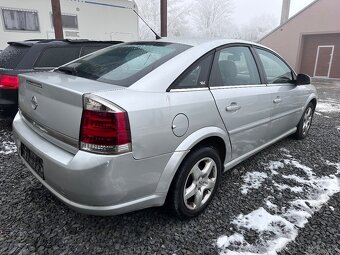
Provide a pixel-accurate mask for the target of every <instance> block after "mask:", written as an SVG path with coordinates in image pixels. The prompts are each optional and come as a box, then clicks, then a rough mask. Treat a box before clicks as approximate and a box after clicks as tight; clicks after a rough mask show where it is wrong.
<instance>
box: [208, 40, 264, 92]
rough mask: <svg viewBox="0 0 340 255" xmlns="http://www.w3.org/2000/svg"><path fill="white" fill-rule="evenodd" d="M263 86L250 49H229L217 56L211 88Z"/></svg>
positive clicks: (237, 47) (218, 53) (240, 47)
mask: <svg viewBox="0 0 340 255" xmlns="http://www.w3.org/2000/svg"><path fill="white" fill-rule="evenodd" d="M255 84H261V80H260V75H259V72H258V69H257V66H256V63H255V60H254V57H253V55H252V54H251V52H250V49H249V48H248V47H244V46H235V47H227V48H224V49H222V50H220V51H218V52H217V53H216V55H215V60H214V65H213V69H212V72H211V79H210V86H211V87H214V86H215V87H216V86H235V85H255Z"/></svg>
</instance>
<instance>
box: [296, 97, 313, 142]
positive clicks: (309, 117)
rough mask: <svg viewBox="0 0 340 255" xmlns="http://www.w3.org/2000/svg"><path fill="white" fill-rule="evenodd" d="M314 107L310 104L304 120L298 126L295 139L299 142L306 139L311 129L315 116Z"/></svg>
mask: <svg viewBox="0 0 340 255" xmlns="http://www.w3.org/2000/svg"><path fill="white" fill-rule="evenodd" d="M314 109H315V107H314V105H313V104H312V103H309V104H308V106H307V108H306V110H305V111H304V113H303V115H302V118H301V120H300V122H299V124H298V126H297V130H296V133H295V138H296V139H298V140H302V139H305V138H306V136H307V135H308V132H309V129H310V127H311V125H312V121H313V115H314Z"/></svg>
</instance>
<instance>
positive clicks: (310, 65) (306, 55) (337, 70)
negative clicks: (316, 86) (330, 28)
mask: <svg viewBox="0 0 340 255" xmlns="http://www.w3.org/2000/svg"><path fill="white" fill-rule="evenodd" d="M302 42H303V47H302V54H301V65H300V71H301V72H302V73H306V74H309V75H310V76H314V73H315V74H316V76H320V73H319V74H318V70H317V69H319V68H320V66H322V65H323V66H324V68H326V69H327V72H328V69H329V63H330V64H331V66H330V73H329V78H340V34H324V35H305V36H303V40H302ZM319 46H334V51H333V54H332V55H331V56H330V54H329V53H327V55H328V56H323V57H322V56H321V54H319V55H318V56H317V53H318V47H319ZM327 48H330V47H327ZM317 59H318V63H317V64H318V68H317V69H316V61H317ZM330 59H332V61H331V62H330ZM315 71H316V72H315Z"/></svg>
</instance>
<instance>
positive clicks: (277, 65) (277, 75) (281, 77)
mask: <svg viewBox="0 0 340 255" xmlns="http://www.w3.org/2000/svg"><path fill="white" fill-rule="evenodd" d="M256 51H257V53H258V54H259V57H260V59H261V62H262V65H263V68H264V71H265V74H266V76H267V81H268V84H277V83H292V80H293V76H292V70H291V69H290V68H289V67H288V66H287V65H286V63H285V62H283V61H282V60H281V59H280V58H279V57H277V56H275V55H274V54H272V53H270V52H268V51H265V50H261V49H256Z"/></svg>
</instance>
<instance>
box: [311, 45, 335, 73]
mask: <svg viewBox="0 0 340 255" xmlns="http://www.w3.org/2000/svg"><path fill="white" fill-rule="evenodd" d="M333 51H334V46H333V45H331V46H319V47H318V53H317V55H316V61H315V71H314V76H315V77H327V78H328V77H329V72H330V70H331V65H332V58H333Z"/></svg>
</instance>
